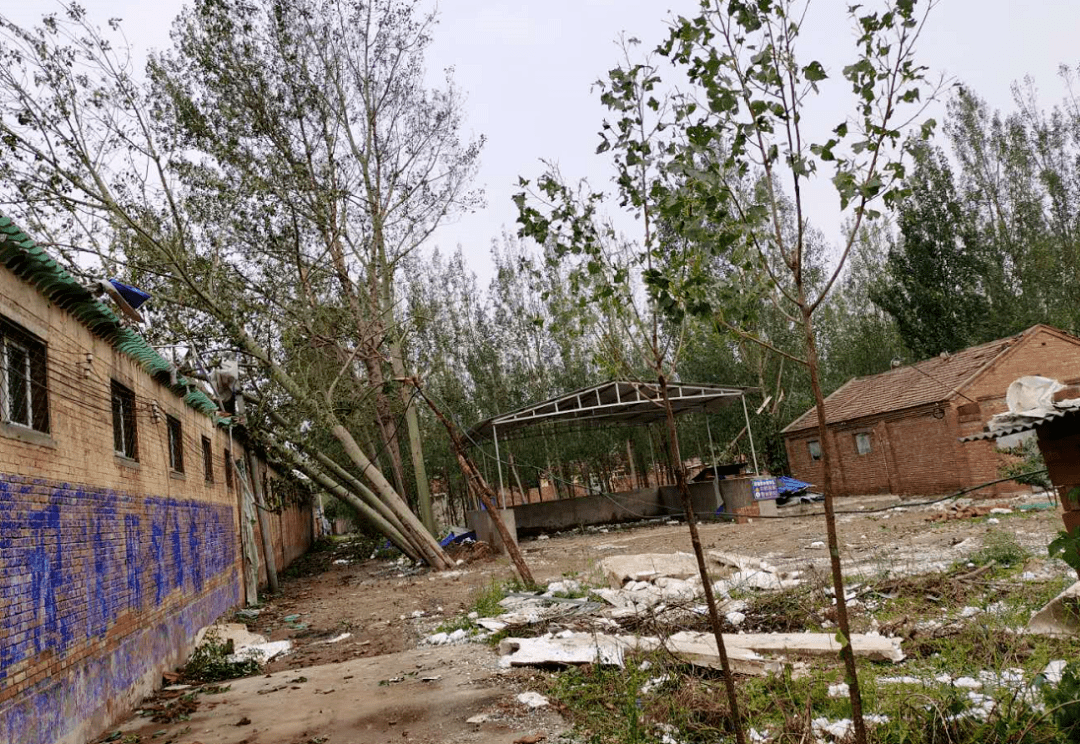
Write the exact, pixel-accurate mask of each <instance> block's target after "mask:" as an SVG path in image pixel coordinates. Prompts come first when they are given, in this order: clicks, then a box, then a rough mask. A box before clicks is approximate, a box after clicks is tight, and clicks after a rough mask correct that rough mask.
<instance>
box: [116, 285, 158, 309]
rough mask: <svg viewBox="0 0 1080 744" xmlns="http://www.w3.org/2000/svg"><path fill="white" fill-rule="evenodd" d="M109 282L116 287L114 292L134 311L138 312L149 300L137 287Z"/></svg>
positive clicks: (148, 296)
mask: <svg viewBox="0 0 1080 744" xmlns="http://www.w3.org/2000/svg"><path fill="white" fill-rule="evenodd" d="M109 282H110V283H111V284H112V285H113V286H114V287H116V291H117V292H119V293H120V296H121V297H123V298H124V300H125V301H126V302H127V304H129V305H131V307H132V308H133V309H135V310H138V309H139V308H140V307H141V306H142V304H143V303H144V302H146V301H147V300H149V299H150V295H148V294H147V293H146V292H143V291H142V290H141V289H139V288H138V287H132V286H131V285H129V284H124V283H123V282H121V281H117V280H116V279H110V280H109Z"/></svg>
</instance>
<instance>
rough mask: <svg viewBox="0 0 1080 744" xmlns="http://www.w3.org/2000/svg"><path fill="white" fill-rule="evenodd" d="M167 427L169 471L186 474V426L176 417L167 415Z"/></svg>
mask: <svg viewBox="0 0 1080 744" xmlns="http://www.w3.org/2000/svg"><path fill="white" fill-rule="evenodd" d="M165 426H166V430H167V431H168V435H169V470H170V471H172V472H173V473H180V474H182V473H183V472H184V424H183V422H181V421H180V419H178V418H177V417H176V416H170V415H169V414H165Z"/></svg>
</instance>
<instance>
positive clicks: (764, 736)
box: [750, 728, 769, 744]
mask: <svg viewBox="0 0 1080 744" xmlns="http://www.w3.org/2000/svg"><path fill="white" fill-rule="evenodd" d="M750 741H751V742H752V743H753V744H765V742H767V741H769V729H765V730H764V731H758V730H757V729H756V728H752V729H750Z"/></svg>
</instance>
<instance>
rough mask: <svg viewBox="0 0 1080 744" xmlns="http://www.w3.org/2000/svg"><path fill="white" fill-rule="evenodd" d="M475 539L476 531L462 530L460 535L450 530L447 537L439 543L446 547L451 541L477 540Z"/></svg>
mask: <svg viewBox="0 0 1080 744" xmlns="http://www.w3.org/2000/svg"><path fill="white" fill-rule="evenodd" d="M475 539H476V533H475V532H471V531H470V532H462V533H461V534H460V535H455V534H454V533H453V532H452V531H451V532H448V533H447V534H446V537H444V538H443V539H442V540H439V545H441V546H442V547H444V548H445V547H446V546H447V545H449V544H450V543H459V542H462V541H463V540H475Z"/></svg>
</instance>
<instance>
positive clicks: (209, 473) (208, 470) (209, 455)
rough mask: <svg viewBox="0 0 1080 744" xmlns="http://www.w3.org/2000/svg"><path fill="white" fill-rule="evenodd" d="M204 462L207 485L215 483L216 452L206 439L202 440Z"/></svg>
mask: <svg viewBox="0 0 1080 744" xmlns="http://www.w3.org/2000/svg"><path fill="white" fill-rule="evenodd" d="M202 462H203V477H204V478H205V479H206V482H207V483H213V482H214V450H213V447H212V446H211V445H210V440H209V439H208V438H206V437H203V438H202Z"/></svg>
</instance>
